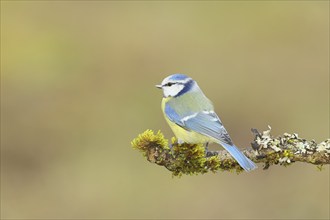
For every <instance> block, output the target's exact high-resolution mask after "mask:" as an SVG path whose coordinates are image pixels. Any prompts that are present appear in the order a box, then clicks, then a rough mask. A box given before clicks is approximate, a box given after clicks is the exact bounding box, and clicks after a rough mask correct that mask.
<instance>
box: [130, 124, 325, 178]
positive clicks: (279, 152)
mask: <svg viewBox="0 0 330 220" xmlns="http://www.w3.org/2000/svg"><path fill="white" fill-rule="evenodd" d="M251 130H252V133H253V134H254V136H255V137H254V140H253V141H252V143H251V146H252V148H249V149H245V150H243V153H244V154H245V155H246V156H247V157H248V158H250V159H251V160H252V161H254V162H255V163H263V164H264V166H263V169H264V170H265V169H268V168H269V166H271V165H274V164H278V165H283V166H288V165H291V164H292V163H294V162H297V161H299V162H305V163H310V164H314V165H318V168H319V169H321V168H322V166H323V165H326V164H330V139H327V140H325V141H323V142H321V143H319V144H317V143H316V142H315V141H314V140H311V141H307V140H305V139H302V138H300V137H298V135H297V134H295V133H294V134H288V133H284V134H283V136H280V137H275V138H274V137H272V136H271V135H270V131H271V128H270V127H269V130H266V131H264V132H262V133H259V132H258V131H257V130H256V129H251ZM131 144H132V147H133V148H134V149H137V150H139V151H140V152H141V153H142V154H143V156H145V157H146V158H147V160H148V161H149V162H151V163H155V164H157V165H160V166H164V167H165V168H166V169H168V170H169V171H171V172H172V175H173V176H181V175H182V174H190V175H192V174H204V173H207V172H209V171H211V172H216V171H219V170H220V171H231V172H233V171H236V173H241V172H242V171H243V169H242V168H241V167H240V166H239V164H238V163H237V162H236V160H234V159H233V158H232V156H231V155H230V154H229V153H228V152H227V151H225V150H221V151H215V152H205V147H204V146H203V145H202V144H188V143H183V144H179V143H178V141H177V139H176V138H172V140H171V144H170V146H169V144H168V140H166V139H165V138H164V135H163V134H162V133H161V132H160V131H158V133H156V134H155V133H154V132H153V131H152V130H146V131H145V132H144V133H142V134H140V135H139V136H138V137H137V138H135V139H134V140H133V141H132V143H131Z"/></svg>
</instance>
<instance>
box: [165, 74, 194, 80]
mask: <svg viewBox="0 0 330 220" xmlns="http://www.w3.org/2000/svg"><path fill="white" fill-rule="evenodd" d="M187 78H190V77H189V76H187V75H184V74H181V73H176V74H173V75H171V76H170V77H169V78H168V79H170V80H185V79H187Z"/></svg>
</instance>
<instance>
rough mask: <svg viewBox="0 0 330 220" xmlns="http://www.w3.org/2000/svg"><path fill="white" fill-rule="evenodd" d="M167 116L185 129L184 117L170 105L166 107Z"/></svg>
mask: <svg viewBox="0 0 330 220" xmlns="http://www.w3.org/2000/svg"><path fill="white" fill-rule="evenodd" d="M165 114H166V116H167V118H168V119H170V120H171V121H172V122H174V123H175V124H177V125H179V126H180V127H183V128H184V124H183V122H182V121H181V119H182V117H181V116H180V115H179V114H178V113H177V112H176V111H175V110H174V109H173V108H172V107H171V106H170V105H169V104H166V105H165Z"/></svg>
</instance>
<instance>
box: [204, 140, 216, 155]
mask: <svg viewBox="0 0 330 220" xmlns="http://www.w3.org/2000/svg"><path fill="white" fill-rule="evenodd" d="M215 155H218V152H216V151H209V142H206V144H205V157H212V156H215Z"/></svg>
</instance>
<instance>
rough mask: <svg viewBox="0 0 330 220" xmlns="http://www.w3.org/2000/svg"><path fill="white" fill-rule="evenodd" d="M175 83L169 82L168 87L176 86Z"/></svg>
mask: <svg viewBox="0 0 330 220" xmlns="http://www.w3.org/2000/svg"><path fill="white" fill-rule="evenodd" d="M174 84H175V83H171V82H169V83H167V84H166V86H172V85H174Z"/></svg>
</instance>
